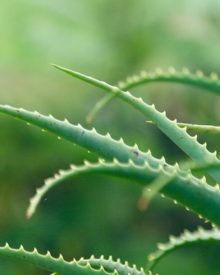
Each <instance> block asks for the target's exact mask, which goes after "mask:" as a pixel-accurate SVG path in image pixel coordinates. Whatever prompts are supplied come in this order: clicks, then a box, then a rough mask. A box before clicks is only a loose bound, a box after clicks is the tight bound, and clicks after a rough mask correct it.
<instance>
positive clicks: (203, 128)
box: [147, 121, 220, 135]
mask: <svg viewBox="0 0 220 275" xmlns="http://www.w3.org/2000/svg"><path fill="white" fill-rule="evenodd" d="M147 123H152V121H147ZM177 125H178V126H180V127H182V128H187V129H188V130H193V131H197V132H202V133H206V134H218V135H219V134H220V126H215V125H202V124H192V123H183V122H178V123H177Z"/></svg>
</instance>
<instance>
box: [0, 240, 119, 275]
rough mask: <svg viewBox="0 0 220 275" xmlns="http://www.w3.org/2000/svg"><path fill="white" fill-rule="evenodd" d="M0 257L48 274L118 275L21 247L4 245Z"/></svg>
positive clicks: (100, 268)
mask: <svg viewBox="0 0 220 275" xmlns="http://www.w3.org/2000/svg"><path fill="white" fill-rule="evenodd" d="M0 255H1V256H4V257H8V258H12V259H18V260H20V261H25V262H27V263H31V264H34V265H35V266H38V267H40V268H42V269H45V270H47V271H50V272H56V273H60V274H74V275H75V274H77V275H93V274H94V275H107V274H115V275H117V274H119V273H118V272H117V271H116V270H115V271H111V272H107V271H105V269H104V267H103V266H100V267H98V269H95V268H93V267H92V266H91V264H90V263H89V262H87V263H86V264H83V265H82V264H80V263H79V262H77V261H76V260H75V259H74V260H73V261H71V262H67V261H65V260H64V259H63V257H62V255H60V256H59V257H58V258H54V257H52V256H51V255H50V253H49V252H47V254H46V255H42V254H40V253H39V252H38V251H37V250H36V249H34V250H33V251H32V252H29V251H26V250H25V249H24V248H23V247H22V246H20V248H19V249H14V248H11V247H9V245H8V244H6V245H5V246H4V247H0Z"/></svg>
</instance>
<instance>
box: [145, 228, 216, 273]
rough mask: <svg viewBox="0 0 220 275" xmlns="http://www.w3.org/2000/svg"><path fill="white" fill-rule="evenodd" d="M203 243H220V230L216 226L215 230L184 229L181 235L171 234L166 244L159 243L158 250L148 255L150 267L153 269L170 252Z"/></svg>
mask: <svg viewBox="0 0 220 275" xmlns="http://www.w3.org/2000/svg"><path fill="white" fill-rule="evenodd" d="M202 243H219V244H220V230H218V229H216V228H214V229H213V230H205V229H202V228H199V229H198V230H197V231H195V232H189V231H187V230H185V231H184V233H183V234H182V235H180V236H179V237H173V236H170V238H169V242H168V243H166V244H158V250H157V251H156V252H154V253H152V254H150V255H149V256H148V260H149V265H148V268H149V269H152V268H153V267H155V266H156V264H157V263H158V262H159V261H160V260H161V259H162V258H163V257H164V256H166V255H167V254H168V253H170V252H172V251H174V250H177V249H180V248H183V247H186V246H189V245H194V244H202Z"/></svg>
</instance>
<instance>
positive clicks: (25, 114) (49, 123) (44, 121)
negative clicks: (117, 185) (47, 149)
mask: <svg viewBox="0 0 220 275" xmlns="http://www.w3.org/2000/svg"><path fill="white" fill-rule="evenodd" d="M0 113H4V114H7V115H9V116H12V117H14V118H17V119H20V120H22V121H24V122H26V123H27V124H33V125H35V126H37V127H40V128H41V129H42V130H44V131H49V132H51V133H53V134H55V135H57V136H58V137H62V138H64V139H65V140H68V141H70V142H72V143H74V144H78V145H79V146H81V147H83V148H86V149H88V150H89V151H92V152H94V153H96V154H97V155H99V156H102V157H104V158H106V159H110V160H113V158H117V159H118V160H119V161H121V162H127V161H128V160H129V159H131V160H133V161H134V162H135V163H137V164H143V163H144V161H145V160H147V161H149V163H150V165H151V166H153V167H158V166H159V165H166V167H167V168H168V169H171V170H172V169H173V168H172V166H171V165H169V164H167V163H166V161H165V159H164V157H162V158H161V159H157V158H155V157H153V156H152V154H151V152H150V151H148V152H142V151H141V150H140V149H139V148H138V146H137V145H136V144H135V145H134V146H128V145H127V144H125V143H124V141H123V139H122V138H120V139H119V140H114V139H113V138H112V137H111V136H110V134H109V133H107V134H106V135H101V134H99V133H97V131H96V129H94V128H92V129H91V130H87V129H85V128H83V127H82V126H81V125H80V124H78V125H74V124H71V123H70V122H69V121H68V120H67V119H65V120H64V121H61V120H58V119H55V118H54V117H53V116H51V115H49V116H45V115H42V114H40V113H38V112H36V111H35V112H30V111H27V110H24V109H22V108H14V107H11V106H8V105H0Z"/></svg>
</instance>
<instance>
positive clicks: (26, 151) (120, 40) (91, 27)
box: [0, 0, 220, 275]
mask: <svg viewBox="0 0 220 275" xmlns="http://www.w3.org/2000/svg"><path fill="white" fill-rule="evenodd" d="M219 14H220V2H219V1H217V0H209V1H205V0H204V1H203V0H202V1H201V0H191V1H189V0H188V1H186V0H185V1H174V0H166V1H162V0H160V1H153V0H151V1H145V0H138V1H133V0H127V1H116V0H112V1H103V0H102V1H101V0H93V1H91V0H81V1H71V0H68V1H67V0H62V1H58V0H54V1H42V0H39V1H34V0H29V1H28V0H11V1H6V0H2V1H1V3H0V102H1V103H7V104H12V105H15V106H21V107H25V108H27V109H30V110H34V109H37V110H39V111H40V112H42V113H44V114H48V113H53V114H54V116H55V117H57V118H60V119H63V118H64V117H67V118H68V119H69V120H70V121H71V122H73V123H78V122H81V123H82V124H83V125H84V126H85V127H93V126H95V127H96V128H97V130H98V131H99V132H101V133H106V132H107V131H109V132H111V133H112V136H113V137H114V138H119V137H120V136H122V137H123V138H124V140H125V142H127V143H128V144H133V143H136V142H137V143H138V144H140V148H141V149H143V150H147V149H149V148H151V149H152V153H153V155H155V156H158V157H160V156H161V155H165V157H166V159H167V160H169V161H170V162H174V161H176V160H182V159H185V158H186V157H185V156H184V154H183V153H182V152H181V151H180V150H178V149H177V148H176V146H174V145H173V144H172V143H171V142H170V141H169V140H168V139H167V138H165V137H164V135H162V134H161V133H160V132H159V131H158V130H157V129H155V127H154V126H152V125H147V124H146V122H145V119H144V118H143V117H142V116H141V115H139V114H137V113H136V112H135V111H133V110H131V109H130V108H129V107H128V106H126V105H124V104H123V103H121V102H120V101H119V100H116V101H114V102H112V103H110V104H109V105H108V106H106V107H105V108H104V110H102V111H101V112H100V114H99V115H98V116H97V118H96V120H95V121H94V122H93V124H92V125H87V124H86V122H85V117H86V115H87V113H88V112H89V111H90V110H91V108H92V107H93V106H94V104H95V102H96V101H97V100H98V99H99V98H100V97H101V96H102V95H103V93H102V91H100V90H98V89H95V88H93V87H90V86H88V85H86V84H84V83H80V82H79V81H77V80H73V79H71V78H68V77H67V76H66V75H64V74H62V73H61V72H58V71H56V70H55V69H54V68H52V67H51V66H50V64H51V63H57V64H60V65H63V66H66V67H69V68H73V69H75V70H78V71H81V72H84V73H87V74H89V75H91V76H95V77H97V78H98V79H101V80H105V81H108V82H109V83H112V84H114V83H117V81H119V80H121V79H124V78H125V77H126V76H127V75H131V74H133V73H138V72H139V71H141V70H148V71H152V70H154V69H155V68H157V67H162V68H164V69H166V68H168V67H169V66H174V67H176V68H177V69H178V70H180V69H181V68H182V67H185V66H187V67H189V69H190V70H192V71H195V70H196V69H198V68H199V69H202V70H203V71H204V72H205V73H207V74H209V73H211V72H212V71H216V72H217V73H220V70H219V65H220V61H219V58H218V57H219V49H220V35H219V33H220V17H219ZM134 93H135V94H137V95H138V96H140V95H141V96H142V97H143V98H144V100H146V101H147V102H149V103H155V104H156V106H157V107H158V108H159V110H164V109H166V110H167V113H168V116H169V117H170V118H175V117H176V118H178V120H180V121H184V122H196V123H204V124H208V123H210V124H219V119H220V112H219V104H220V101H219V99H218V97H217V96H215V95H213V96H211V95H210V94H208V93H206V92H204V91H199V90H196V89H192V88H189V87H183V86H180V85H168V84H150V85H149V86H145V87H142V88H138V89H135V91H134ZM200 140H201V141H205V140H207V141H208V144H209V146H208V148H209V149H210V150H214V149H215V148H217V149H220V148H219V147H220V146H219V143H218V138H216V137H206V136H201V137H200ZM0 143H1V148H0V179H1V180H0V236H1V237H0V243H1V244H4V242H9V243H10V244H11V245H13V246H15V247H17V246H19V245H20V244H21V243H22V244H24V247H26V248H27V249H32V248H33V247H37V248H39V251H41V252H44V251H46V250H51V251H52V254H53V255H58V254H59V253H63V254H64V256H65V258H67V259H71V258H72V257H81V256H89V255H91V254H95V255H96V256H99V255H101V254H104V255H106V256H109V255H110V254H112V255H113V256H114V257H115V258H117V257H120V258H122V259H123V260H129V262H131V263H137V265H139V266H140V265H142V266H144V265H145V263H146V257H147V253H149V252H152V251H153V250H154V249H155V247H156V242H162V241H166V240H167V239H168V235H169V234H170V233H172V234H176V235H178V234H179V233H180V232H182V230H183V229H184V228H188V229H190V230H193V229H195V228H196V227H197V225H198V224H202V222H201V221H200V220H198V219H197V217H196V216H194V215H193V214H190V213H188V212H185V211H184V210H183V209H182V208H180V207H176V206H173V204H172V203H170V202H169V201H166V200H162V199H161V198H159V197H158V198H157V199H155V201H153V203H152V205H151V206H150V207H149V209H148V210H147V211H146V212H144V213H142V212H140V211H139V210H138V209H137V201H138V198H139V196H140V194H141V189H140V188H139V186H137V185H130V184H125V183H126V181H122V182H121V180H117V179H114V178H108V177H101V176H96V177H80V178H76V179H74V181H69V182H68V183H66V184H64V185H63V186H60V187H58V188H57V189H56V190H55V189H54V190H53V191H51V193H48V197H46V198H45V200H44V202H43V203H42V205H41V207H40V208H39V210H38V212H37V213H36V215H35V216H34V217H33V219H31V220H29V221H27V220H26V219H25V209H26V207H27V205H28V199H29V197H30V196H32V195H33V194H34V190H35V188H36V187H37V186H40V185H41V184H42V182H43V179H44V178H46V177H49V176H51V175H52V174H53V173H54V172H56V171H57V169H58V168H67V167H68V165H69V163H71V162H73V163H77V164H79V163H82V162H83V159H85V158H86V159H90V160H95V159H96V156H94V155H92V154H88V152H87V151H85V150H83V149H80V148H77V147H76V146H72V145H71V144H70V143H67V142H65V141H62V140H61V141H60V140H57V138H56V137H54V136H52V135H50V134H45V133H42V132H40V131H39V130H38V129H35V128H34V127H28V126H26V125H24V124H22V123H21V122H17V121H14V120H12V119H9V118H7V117H5V116H1V117H0ZM206 226H207V225H206ZM219 249H220V247H214V248H212V247H204V248H202V249H199V248H193V247H192V248H187V249H185V250H182V251H180V252H178V253H174V254H172V255H169V256H167V258H166V259H164V260H163V261H162V262H161V264H160V265H158V271H159V273H160V275H176V274H177V273H178V275H185V274H189V275H190V274H192V275H197V274H198V275H206V274H213V275H217V274H219V273H220V272H219V270H220V266H219V265H218V262H219V261H218V254H219ZM0 273H1V274H6V275H7V274H9V275H14V274H15V275H20V274H48V273H44V272H43V271H41V270H39V269H36V268H35V267H32V266H31V265H26V264H21V263H17V262H16V261H13V262H11V261H9V260H7V259H2V260H1V261H0Z"/></svg>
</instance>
